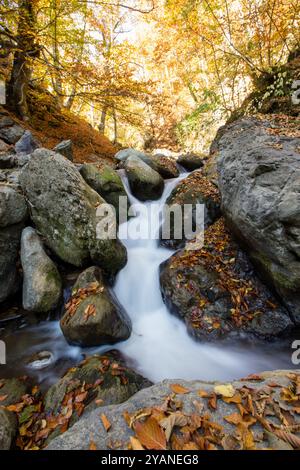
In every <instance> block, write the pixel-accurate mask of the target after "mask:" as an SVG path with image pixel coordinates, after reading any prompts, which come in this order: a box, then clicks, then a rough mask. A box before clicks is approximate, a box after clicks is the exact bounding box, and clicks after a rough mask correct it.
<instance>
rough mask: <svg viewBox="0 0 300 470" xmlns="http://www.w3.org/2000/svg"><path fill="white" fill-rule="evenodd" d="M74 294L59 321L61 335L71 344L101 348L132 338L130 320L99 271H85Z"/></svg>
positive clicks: (94, 269)
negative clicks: (103, 345) (73, 305)
mask: <svg viewBox="0 0 300 470" xmlns="http://www.w3.org/2000/svg"><path fill="white" fill-rule="evenodd" d="M72 294H73V295H72V297H71V299H70V301H69V303H68V304H67V308H66V310H65V313H64V315H63V317H62V319H61V321H60V326H61V329H62V332H63V334H64V336H65V338H66V340H67V341H68V342H69V343H70V344H75V345H80V346H100V345H102V344H114V343H117V342H119V341H124V340H126V339H128V338H129V336H130V333H131V321H130V318H129V317H128V315H127V313H126V312H125V310H124V309H123V307H122V306H121V305H120V304H119V303H118V301H117V299H116V298H115V297H114V296H113V294H112V293H111V292H110V291H109V289H108V288H107V286H106V285H105V283H104V280H103V276H102V273H101V270H100V269H99V268H97V267H91V268H89V269H87V270H86V271H84V272H83V273H82V274H81V275H80V276H79V278H78V279H77V281H76V283H75V285H74V287H73V290H72ZM77 300H78V302H79V303H78V302H76V301H77ZM74 301H75V302H76V305H75V307H74V311H73V309H72V304H73V303H74ZM68 306H69V307H68ZM70 306H71V307H70ZM89 309H92V310H90V311H89Z"/></svg>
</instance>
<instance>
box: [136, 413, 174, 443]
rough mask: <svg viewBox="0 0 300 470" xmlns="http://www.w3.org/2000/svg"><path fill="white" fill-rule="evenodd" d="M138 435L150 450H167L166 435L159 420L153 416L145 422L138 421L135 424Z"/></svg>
mask: <svg viewBox="0 0 300 470" xmlns="http://www.w3.org/2000/svg"><path fill="white" fill-rule="evenodd" d="M134 429H135V432H136V435H137V437H138V439H139V441H140V442H141V443H142V445H143V446H145V447H146V449H148V450H165V449H166V445H167V442H166V436H165V433H164V431H163V430H162V428H161V427H160V425H159V424H158V422H157V421H156V420H155V419H154V418H152V417H151V416H150V417H149V418H147V419H146V421H144V422H143V423H141V422H136V423H135V426H134Z"/></svg>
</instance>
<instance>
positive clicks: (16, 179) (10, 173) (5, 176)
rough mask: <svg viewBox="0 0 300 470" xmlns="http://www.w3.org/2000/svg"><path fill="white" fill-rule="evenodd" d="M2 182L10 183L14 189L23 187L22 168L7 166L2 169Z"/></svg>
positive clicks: (0, 172) (0, 173)
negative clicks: (21, 180)
mask: <svg viewBox="0 0 300 470" xmlns="http://www.w3.org/2000/svg"><path fill="white" fill-rule="evenodd" d="M0 182H1V183H9V184H10V185H11V186H12V187H13V188H14V189H17V190H18V189H21V187H20V184H19V183H20V169H19V168H7V169H4V170H0Z"/></svg>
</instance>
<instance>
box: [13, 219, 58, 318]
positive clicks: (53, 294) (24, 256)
mask: <svg viewBox="0 0 300 470" xmlns="http://www.w3.org/2000/svg"><path fill="white" fill-rule="evenodd" d="M21 263H22V268H23V308H24V309H25V310H27V311H30V312H37V313H42V312H50V311H51V310H54V308H56V307H57V305H58V303H59V300H60V297H61V293H62V280H61V277H60V274H59V272H58V270H57V268H56V266H55V264H54V263H53V261H52V260H51V259H50V258H49V256H48V255H47V254H46V253H45V250H44V247H43V244H42V242H41V240H40V237H39V236H38V234H37V233H36V231H35V230H34V229H33V228H31V227H26V228H25V229H24V230H23V232H22V238H21Z"/></svg>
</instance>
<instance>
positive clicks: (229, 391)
mask: <svg viewBox="0 0 300 470" xmlns="http://www.w3.org/2000/svg"><path fill="white" fill-rule="evenodd" d="M214 391H215V393H216V394H217V395H221V396H222V397H225V398H232V397H233V396H234V394H235V390H234V388H233V386H232V385H231V384H227V385H216V386H215V388H214Z"/></svg>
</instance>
